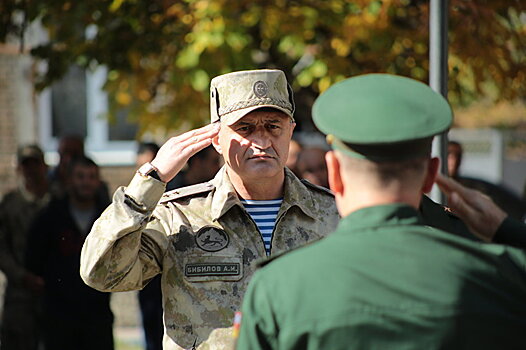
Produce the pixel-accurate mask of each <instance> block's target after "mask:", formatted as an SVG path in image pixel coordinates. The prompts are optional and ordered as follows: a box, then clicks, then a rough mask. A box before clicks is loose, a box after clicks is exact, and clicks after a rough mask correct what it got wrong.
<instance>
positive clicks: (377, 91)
mask: <svg viewBox="0 0 526 350" xmlns="http://www.w3.org/2000/svg"><path fill="white" fill-rule="evenodd" d="M313 118H314V122H315V124H316V126H317V127H318V128H319V129H320V130H321V131H322V132H324V133H326V134H327V135H328V141H329V143H330V144H331V146H332V148H333V150H332V151H330V152H328V153H327V156H326V160H327V168H328V172H329V184H330V188H331V190H332V191H333V192H334V194H335V196H336V201H337V206H338V210H339V212H340V214H341V216H342V219H341V221H340V224H339V226H338V229H337V230H336V231H335V232H334V233H332V234H331V235H329V236H327V237H326V238H324V239H322V240H321V241H319V242H316V243H313V244H310V245H308V246H306V247H303V248H300V249H297V250H294V251H292V252H290V253H287V254H284V255H282V256H281V257H278V258H276V259H274V260H271V261H270V262H267V263H266V264H265V265H264V266H263V267H262V268H261V269H260V270H258V271H257V272H256V273H255V274H254V276H253V278H252V279H251V282H250V285H249V288H248V290H247V293H246V294H245V297H244V301H243V308H242V313H243V316H242V323H241V329H240V337H239V339H238V343H237V344H238V349H252V350H253V349H281V350H284V349H331V350H335V349H336V350H337V349H371V348H377V349H402V348H403V349H423V348H426V349H429V348H433V349H434V348H452V349H453V348H454V349H458V348H465V349H468V348H477V349H478V348H499V347H502V346H501V345H503V344H505V345H504V347H506V348H510V346H511V345H513V344H515V345H514V346H515V347H520V346H522V345H523V341H520V340H521V339H523V335H522V329H523V327H524V326H526V302H525V300H526V272H525V271H524V268H523V267H524V266H525V265H524V264H525V263H526V256H525V254H524V252H521V251H519V250H513V251H512V249H511V248H510V250H508V248H504V247H502V246H496V245H482V244H480V243H479V242H474V241H471V240H467V239H464V238H462V237H457V236H455V235H453V234H450V233H447V232H445V231H441V230H438V229H435V228H432V227H430V226H427V225H425V224H424V221H423V219H422V217H421V216H420V214H419V213H418V211H417V208H418V206H419V202H420V198H421V195H422V192H427V191H428V190H430V188H431V186H432V184H433V181H434V178H435V176H436V172H437V168H438V160H437V159H436V158H431V155H430V154H431V141H432V138H433V136H434V135H437V134H439V133H442V132H444V131H446V130H447V129H448V128H449V127H450V125H451V122H452V112H451V109H450V107H449V105H448V103H447V101H446V100H445V99H444V98H443V97H442V96H441V95H439V94H437V93H435V92H434V91H433V90H432V89H430V88H429V87H428V86H427V85H425V84H423V83H420V82H418V81H415V80H412V79H408V78H404V77H400V76H394V75H387V74H370V75H363V76H357V77H353V78H350V79H347V80H344V81H342V82H340V83H337V84H335V85H334V86H332V87H331V88H329V89H328V90H327V91H326V92H325V93H323V94H322V95H321V96H320V97H319V98H318V99H317V100H316V102H315V104H314V106H313ZM511 347H512V348H513V346H511Z"/></svg>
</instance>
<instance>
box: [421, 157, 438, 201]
mask: <svg viewBox="0 0 526 350" xmlns="http://www.w3.org/2000/svg"><path fill="white" fill-rule="evenodd" d="M439 166H440V159H438V158H437V157H433V158H431V159H430V160H429V162H428V163H427V172H426V177H425V179H424V184H423V185H422V192H423V193H429V192H430V191H431V189H432V188H433V184H434V183H435V179H436V177H437V174H438V168H439Z"/></svg>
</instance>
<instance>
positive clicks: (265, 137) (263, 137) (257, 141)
mask: <svg viewBox="0 0 526 350" xmlns="http://www.w3.org/2000/svg"><path fill="white" fill-rule="evenodd" d="M251 141H252V144H253V145H254V146H256V147H257V148H259V149H267V148H269V147H270V146H271V144H272V143H271V141H270V134H269V132H268V131H267V130H266V129H265V128H262V127H260V128H257V130H256V131H255V132H254V133H253V134H252V140H251Z"/></svg>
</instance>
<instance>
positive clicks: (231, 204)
mask: <svg viewBox="0 0 526 350" xmlns="http://www.w3.org/2000/svg"><path fill="white" fill-rule="evenodd" d="M285 172H286V176H285V187H284V197H283V203H282V205H281V208H280V211H279V213H278V218H277V221H276V227H275V229H274V236H273V239H272V247H271V253H272V254H273V255H274V254H276V253H279V252H282V251H286V250H290V249H293V248H296V247H299V246H301V245H304V244H305V243H307V242H311V241H315V240H318V239H320V238H322V237H324V236H325V235H327V234H328V233H330V232H332V231H334V230H335V228H336V226H337V224H338V213H337V210H336V206H335V203H334V198H333V196H332V195H331V194H330V193H329V191H327V190H325V189H322V188H320V187H317V186H314V185H310V184H307V183H304V182H302V181H300V180H298V178H296V176H295V175H294V174H292V172H290V171H289V170H288V169H285ZM163 191H164V185H163V184H162V183H161V182H159V181H157V180H154V179H152V178H150V177H145V176H141V175H139V174H137V175H136V176H135V177H134V178H133V180H132V181H131V183H130V185H129V186H128V187H127V188H124V187H122V188H119V189H118V190H117V191H116V193H115V195H114V198H113V203H112V204H111V205H110V206H109V207H108V208H107V209H106V211H105V212H104V213H103V214H102V216H101V217H100V218H99V219H98V220H97V221H96V222H95V224H94V226H93V228H92V231H91V233H90V234H89V235H88V237H87V239H86V242H85V244H84V247H83V251H82V257H81V275H82V277H83V279H84V281H85V282H86V283H87V284H89V285H90V286H92V287H94V288H96V289H98V290H101V291H108V292H109V291H112V292H115V291H127V290H134V289H141V288H143V287H144V285H146V284H147V283H148V281H149V280H151V279H152V278H153V277H154V276H155V275H157V274H159V273H161V274H162V291H163V307H164V324H165V336H164V340H163V347H164V349H167V350H168V349H169V350H175V349H190V348H192V347H193V346H194V345H195V346H196V348H198V349H220V348H221V349H223V348H224V349H227V348H231V345H230V344H231V343H232V339H231V336H230V334H231V332H229V331H228V329H226V330H221V331H216V332H214V336H213V339H212V338H211V339H208V338H209V335H210V333H211V332H212V331H213V330H214V329H217V328H225V327H229V326H231V325H232V322H233V318H234V312H235V311H236V310H239V308H240V305H241V301H242V298H243V294H244V292H245V290H246V287H247V285H248V282H249V280H250V277H251V276H252V274H253V273H254V271H255V268H256V266H255V264H254V261H255V260H257V259H262V258H265V256H266V255H265V247H264V243H263V239H262V237H261V234H260V233H259V231H258V229H257V227H256V224H255V222H254V221H253V220H252V218H251V217H250V216H249V214H248V213H247V212H246V211H245V209H244V208H243V205H242V204H241V202H240V201H239V198H238V196H237V194H236V191H235V190H234V187H233V185H232V183H231V182H230V180H229V178H228V175H227V173H226V170H225V168H223V169H221V170H220V171H219V172H218V174H217V175H216V177H215V178H214V179H213V180H211V181H210V182H208V183H204V184H199V185H194V186H189V187H186V188H183V189H177V190H174V191H171V192H167V193H166V194H164V195H163ZM161 196H162V198H161ZM203 342H204V343H203ZM201 343H203V344H202V347H200V346H199V344H201Z"/></svg>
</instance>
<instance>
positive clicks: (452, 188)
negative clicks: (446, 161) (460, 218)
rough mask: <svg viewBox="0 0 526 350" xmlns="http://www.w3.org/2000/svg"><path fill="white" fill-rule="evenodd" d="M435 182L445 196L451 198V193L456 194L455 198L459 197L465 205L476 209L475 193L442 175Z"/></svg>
mask: <svg viewBox="0 0 526 350" xmlns="http://www.w3.org/2000/svg"><path fill="white" fill-rule="evenodd" d="M435 182H436V184H437V185H438V187H439V188H440V189H441V190H442V192H444V193H445V194H446V196H448V197H451V195H452V194H453V193H456V194H457V196H459V197H461V198H462V200H463V201H465V202H466V203H467V204H469V205H471V206H474V207H478V202H477V195H476V191H474V190H472V189H469V188H466V187H464V186H463V185H461V184H459V183H458V182H457V181H455V180H453V179H452V178H450V177H445V176H444V175H442V174H439V175H438V176H437V177H436V181H435Z"/></svg>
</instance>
